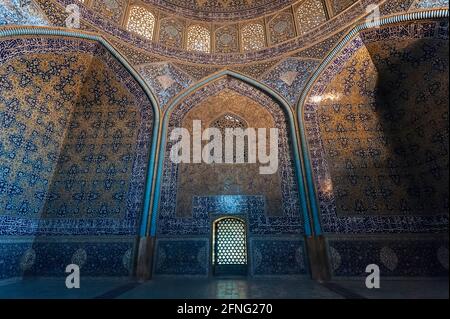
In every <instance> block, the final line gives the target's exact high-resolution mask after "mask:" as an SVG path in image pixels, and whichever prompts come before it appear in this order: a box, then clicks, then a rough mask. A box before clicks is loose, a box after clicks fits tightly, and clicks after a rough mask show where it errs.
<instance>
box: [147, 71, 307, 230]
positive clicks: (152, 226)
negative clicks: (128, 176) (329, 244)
mask: <svg viewBox="0 0 450 319" xmlns="http://www.w3.org/2000/svg"><path fill="white" fill-rule="evenodd" d="M226 77H231V78H234V79H236V80H239V81H241V82H243V83H245V84H247V85H249V86H252V87H254V88H255V89H257V90H258V91H260V92H262V93H263V94H265V95H266V96H268V97H270V98H272V99H273V100H275V102H276V103H277V104H278V105H279V106H280V107H281V109H282V111H283V112H284V114H285V116H286V120H287V124H288V126H289V129H288V130H289V135H290V137H291V139H292V143H291V145H290V146H291V147H292V150H293V155H294V170H295V175H296V182H297V185H298V188H299V196H300V199H299V200H300V205H301V209H302V213H303V219H304V225H305V226H304V227H305V235H306V236H308V237H309V236H311V235H312V234H313V233H312V225H311V216H310V209H311V206H310V203H309V199H310V197H309V196H308V190H307V189H306V187H305V180H304V178H303V177H304V176H305V172H304V169H305V166H304V165H303V160H302V156H301V154H300V151H299V149H300V148H299V139H298V129H297V126H296V121H295V119H294V113H293V110H292V109H291V107H290V106H289V104H288V102H287V101H286V100H285V99H284V98H283V97H281V96H280V95H279V94H278V93H276V92H275V91H273V90H272V89H270V88H269V87H267V86H266V85H264V84H262V83H260V82H258V81H256V80H254V79H251V78H249V77H247V76H245V75H242V74H239V73H237V72H234V71H231V70H223V71H221V72H218V73H216V74H214V75H211V76H210V77H208V78H206V79H204V80H202V81H200V82H198V83H197V84H195V85H194V86H192V87H190V88H188V89H187V90H185V91H183V92H182V93H180V94H179V95H178V96H177V97H175V98H174V99H173V100H172V101H171V103H170V104H169V106H168V107H167V108H166V110H165V113H164V117H163V119H162V121H161V131H160V134H159V141H158V146H159V147H158V153H157V155H156V156H157V164H156V165H155V172H153V174H152V175H153V176H155V181H154V186H153V187H152V189H153V190H154V193H153V195H152V212H151V218H149V220H148V225H147V227H146V228H147V229H149V230H150V232H149V235H150V236H155V235H156V221H157V216H158V210H159V197H160V196H159V195H160V192H161V179H162V173H163V165H164V153H165V152H164V150H165V145H166V142H167V133H168V123H169V119H170V115H171V114H172V111H173V110H174V108H175V107H176V106H177V105H179V104H180V103H182V102H183V101H184V99H185V98H187V97H188V96H190V95H191V94H193V93H195V92H196V91H198V90H200V89H201V88H203V87H205V86H207V85H209V84H212V83H213V82H215V81H217V80H219V79H222V78H226Z"/></svg>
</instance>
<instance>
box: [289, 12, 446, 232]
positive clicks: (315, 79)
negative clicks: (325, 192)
mask: <svg viewBox="0 0 450 319" xmlns="http://www.w3.org/2000/svg"><path fill="white" fill-rule="evenodd" d="M448 16H449V10H448V9H437V10H422V11H418V12H413V13H408V14H397V15H392V16H388V17H385V18H382V19H380V20H375V21H368V22H365V23H362V24H359V25H357V26H355V27H354V28H353V29H351V30H350V31H349V33H348V34H347V35H346V36H345V37H344V38H343V39H342V40H341V41H340V42H339V43H338V44H337V45H336V46H335V47H334V49H332V50H331V52H330V53H329V54H328V55H327V56H326V57H325V59H324V60H323V61H322V63H321V64H320V65H319V67H318V68H317V69H316V71H315V72H314V73H313V74H312V76H311V77H310V79H309V80H308V82H307V83H306V85H305V88H304V89H303V91H302V93H301V95H300V98H299V100H298V102H297V105H296V109H295V111H296V112H295V113H296V116H297V119H296V121H297V126H298V128H299V132H298V133H299V141H300V144H299V145H300V148H301V153H302V154H303V160H304V165H305V166H306V167H305V173H306V176H305V178H306V184H307V187H308V190H309V191H310V193H309V194H310V198H311V205H312V206H314V207H313V208H312V209H311V210H312V212H313V218H314V227H315V229H314V230H315V233H316V234H321V233H322V229H321V225H320V217H319V211H318V207H317V201H316V200H314V198H315V193H316V187H315V184H314V177H313V173H312V164H311V158H310V154H309V149H308V139H307V135H306V129H305V121H304V115H305V114H304V111H305V105H306V104H307V100H308V97H309V96H310V94H311V93H312V92H313V91H314V87H315V86H316V84H319V80H320V77H321V76H322V75H323V74H324V73H325V71H326V70H327V68H328V67H329V66H330V65H331V63H332V62H333V61H334V60H335V58H336V57H337V56H338V55H339V54H340V53H341V52H342V50H343V49H344V47H345V46H346V45H347V44H348V43H349V42H350V41H352V40H353V39H354V38H355V37H357V36H358V35H359V33H360V32H361V31H364V30H367V29H371V28H374V27H381V26H385V25H390V24H395V23H399V22H409V21H416V20H426V19H435V18H448ZM312 196H314V197H312Z"/></svg>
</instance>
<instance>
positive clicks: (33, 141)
mask: <svg viewBox="0 0 450 319" xmlns="http://www.w3.org/2000/svg"><path fill="white" fill-rule="evenodd" d="M0 50H1V52H2V55H1V59H2V63H1V67H0V77H1V79H2V81H1V83H2V84H1V90H2V94H1V95H0V96H1V97H0V125H1V130H2V134H1V136H0V138H1V139H0V159H1V165H0V168H1V174H0V185H1V186H0V233H1V237H0V241H1V243H2V244H1V246H2V250H3V251H2V254H1V255H0V256H1V257H0V279H4V278H8V277H12V276H20V275H22V274H24V275H64V271H63V270H64V265H65V264H66V265H67V263H68V262H70V261H71V260H72V259H73V260H75V261H77V260H81V261H80V262H83V263H84V266H83V267H84V270H82V271H84V272H85V274H86V275H126V274H128V273H129V271H130V270H131V264H130V263H131V262H132V259H133V255H134V250H133V247H134V243H135V236H137V227H138V223H139V221H140V214H141V210H142V202H143V198H144V187H145V178H146V173H147V165H148V156H149V148H150V144H151V137H152V127H153V120H152V119H153V113H152V106H151V103H150V101H149V99H148V97H147V96H146V94H145V92H144V91H143V89H142V88H141V87H140V86H139V84H138V83H137V81H136V80H135V79H134V78H133V77H132V76H131V74H130V73H129V72H128V71H127V70H126V69H125V68H124V67H123V66H122V64H120V63H119V62H118V61H117V60H116V59H115V58H114V57H113V56H112V55H111V54H110V53H109V52H108V51H107V50H106V49H105V48H104V47H103V46H101V45H100V44H99V43H96V42H93V41H89V40H79V39H73V38H62V37H60V38H53V37H44V36H39V37H28V38H15V39H8V38H4V39H2V40H1V42H0ZM23 263H26V264H27V265H25V266H23V265H22V264H23Z"/></svg>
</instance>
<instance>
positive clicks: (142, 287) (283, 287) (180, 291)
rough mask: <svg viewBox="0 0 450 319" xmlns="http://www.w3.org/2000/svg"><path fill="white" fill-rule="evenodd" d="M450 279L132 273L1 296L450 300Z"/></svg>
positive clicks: (59, 281)
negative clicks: (377, 284) (148, 277)
mask: <svg viewBox="0 0 450 319" xmlns="http://www.w3.org/2000/svg"><path fill="white" fill-rule="evenodd" d="M448 291H449V287H448V279H442V280H408V281H406V280H396V281H395V280H389V281H384V282H382V284H381V288H380V289H367V288H366V287H365V284H364V281H363V280H339V281H333V282H329V283H324V284H320V283H317V282H315V281H312V280H309V279H273V278H271V279H179V278H177V279H172V278H164V279H163V278H158V279H154V280H152V281H148V282H145V283H138V282H136V281H134V280H132V279H130V278H84V279H83V278H82V279H81V287H80V289H67V288H66V286H65V278H26V279H24V280H20V281H17V282H12V283H9V284H6V285H3V286H0V298H1V299H10V298H11V299H29V298H32V299H35V298H37V299H93V298H99V299H115V298H120V299H121V298H125V299H364V298H370V299H372V298H376V299H385V298H387V299H422V298H426V299H428V298H442V299H448V295H449V294H448Z"/></svg>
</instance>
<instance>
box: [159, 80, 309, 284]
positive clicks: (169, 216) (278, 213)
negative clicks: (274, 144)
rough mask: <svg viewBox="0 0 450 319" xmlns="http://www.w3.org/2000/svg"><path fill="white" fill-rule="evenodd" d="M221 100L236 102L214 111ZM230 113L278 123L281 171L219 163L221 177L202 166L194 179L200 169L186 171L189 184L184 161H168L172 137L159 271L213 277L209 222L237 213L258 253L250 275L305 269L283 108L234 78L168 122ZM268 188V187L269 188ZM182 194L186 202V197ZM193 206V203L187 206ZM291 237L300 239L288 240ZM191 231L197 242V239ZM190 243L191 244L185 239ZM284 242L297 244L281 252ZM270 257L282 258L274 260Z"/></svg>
mask: <svg viewBox="0 0 450 319" xmlns="http://www.w3.org/2000/svg"><path fill="white" fill-rule="evenodd" d="M221 98H226V99H228V98H230V100H229V101H234V102H238V101H239V103H238V104H236V103H224V102H221V103H220V105H219V106H220V110H215V109H214V108H215V106H216V102H217V101H218V100H220V99H221ZM227 105H228V106H227ZM242 105H245V106H246V108H245V110H239V108H238V106H242ZM226 112H231V113H232V114H238V116H239V117H240V118H242V119H243V120H245V121H247V123H251V124H252V125H250V124H249V126H250V127H253V126H256V127H255V128H258V125H259V126H262V127H265V126H266V124H267V123H266V122H264V121H265V120H264V119H265V118H267V120H268V121H269V122H270V123H272V124H271V125H273V126H274V127H277V128H279V130H280V137H279V147H280V154H279V169H278V171H277V173H276V174H275V175H274V176H266V177H264V176H258V173H259V172H258V171H257V170H256V172H255V174H256V175H252V176H249V177H246V176H247V175H246V174H245V173H242V174H239V173H238V172H239V165H236V168H233V167H230V168H229V169H220V168H216V169H215V171H214V174H217V176H216V177H214V178H212V179H210V177H209V176H210V175H212V173H211V172H209V171H208V168H206V167H205V168H202V169H200V170H199V171H198V174H200V175H199V176H198V177H196V178H195V179H192V176H197V175H198V174H197V175H195V174H194V175H193V173H192V171H190V174H188V175H186V178H188V179H189V178H191V179H190V180H189V183H188V186H189V187H186V185H184V184H183V183H181V182H182V181H183V174H184V170H183V169H182V164H180V165H176V164H173V163H172V162H171V161H170V158H169V155H170V149H171V145H172V144H171V143H173V142H168V145H167V147H166V157H165V162H164V170H163V180H162V190H161V197H160V209H159V216H158V221H157V236H158V238H159V241H158V244H157V247H158V248H157V251H158V253H157V254H156V258H155V271H156V274H159V275H168V274H172V275H174V274H176V275H193V274H195V275H204V276H205V275H207V274H209V264H210V258H209V256H210V253H211V252H210V250H211V248H210V241H211V238H210V237H211V227H212V222H213V220H214V219H215V218H216V217H219V216H226V215H236V214H238V215H239V216H241V217H243V218H244V219H246V220H247V224H248V238H249V241H251V242H252V244H251V245H250V251H249V255H250V256H251V258H255V256H260V257H257V258H256V259H255V262H254V263H251V265H250V267H252V268H251V269H250V271H251V272H250V273H251V274H253V275H276V274H292V275H302V274H305V273H306V272H307V270H306V269H307V266H306V265H307V262H306V257H305V256H306V255H305V253H304V250H303V245H302V244H301V239H299V238H302V234H303V217H302V213H301V210H300V205H299V193H298V188H297V184H296V177H295V172H294V167H293V159H292V151H291V144H290V141H291V139H290V137H289V131H288V129H287V128H288V126H287V125H288V124H287V122H286V121H287V120H286V117H285V115H284V113H283V110H282V108H281V106H279V105H278V104H277V103H275V101H273V100H272V99H271V98H269V97H268V96H266V95H265V94H264V93H262V92H261V91H258V90H256V89H255V88H253V87H251V86H250V85H247V84H244V83H243V82H241V81H239V80H236V79H233V78H231V77H230V78H223V79H220V80H218V81H216V82H213V83H211V84H209V85H207V86H206V87H203V88H201V89H199V90H198V91H196V92H194V93H193V94H192V95H190V96H189V97H188V98H186V99H185V100H184V101H183V102H182V103H181V104H180V105H179V106H176V107H175V109H174V110H173V112H172V115H171V119H170V121H169V123H170V124H169V131H168V135H170V132H171V130H172V129H173V128H174V127H178V125H186V127H188V126H189V125H190V126H192V120H193V119H201V118H205V120H206V118H208V114H210V113H211V114H212V115H214V116H217V115H219V114H222V113H226ZM254 117H255V118H254ZM209 120H214V118H213V117H211V118H210V119H209ZM270 123H269V124H270ZM205 127H206V124H205ZM197 166H199V168H201V167H202V165H197ZM196 172H197V170H196ZM208 172H209V173H208ZM203 173H204V174H205V176H204V177H202V174H203ZM227 176H229V177H230V178H232V179H234V182H231V183H228V184H230V185H231V186H230V185H228V184H227ZM277 181H278V182H277ZM233 183H234V184H233ZM261 183H262V184H261ZM210 184H211V185H210ZM260 184H261V185H263V187H260V186H261V185H260ZM233 185H234V186H233ZM267 185H271V187H269V188H267ZM228 186H230V187H231V189H228V188H227V187H228ZM224 187H225V188H224ZM272 193H273V194H275V198H279V200H278V201H272V202H271V199H273V198H272V197H273V196H272ZM277 193H279V194H280V195H281V196H278V195H277ZM277 196H278V197H277ZM179 198H181V199H182V200H181V202H180V200H179ZM174 199H176V200H174ZM188 203H192V204H191V205H187V204H188ZM180 205H181V207H183V209H182V210H181V211H180V212H178V210H177V207H178V206H180ZM292 235H293V237H294V238H295V239H293V238H292V237H289V236H292ZM192 236H195V237H196V239H195V240H193V239H192ZM258 236H260V237H258ZM256 238H259V240H258V241H255V242H254V244H253V239H255V240H256ZM182 239H183V240H182ZM188 242H192V244H187V243H188ZM263 243H265V244H263ZM285 243H289V245H292V249H291V248H290V249H288V250H283V249H282V247H284V244H285ZM167 245H171V247H173V250H170V249H168V248H167ZM289 247H291V246H289ZM205 250H206V252H205ZM204 254H206V257H205V255H204ZM267 256H271V257H269V258H273V259H274V260H277V262H274V263H273V264H272V265H270V264H269V263H268V260H267V259H266V258H267ZM169 261H170V262H169ZM177 261H178V262H179V264H180V265H184V264H186V263H192V267H194V268H191V267H181V266H177ZM193 269H195V271H194V270H193Z"/></svg>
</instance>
